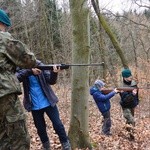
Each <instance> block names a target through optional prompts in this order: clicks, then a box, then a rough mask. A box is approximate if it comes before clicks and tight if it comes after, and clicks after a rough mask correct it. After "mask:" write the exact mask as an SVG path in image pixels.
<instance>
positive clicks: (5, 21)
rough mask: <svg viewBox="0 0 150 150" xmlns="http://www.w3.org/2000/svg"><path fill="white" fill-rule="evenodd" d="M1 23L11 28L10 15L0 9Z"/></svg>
mask: <svg viewBox="0 0 150 150" xmlns="http://www.w3.org/2000/svg"><path fill="white" fill-rule="evenodd" d="M0 22H2V23H3V24H5V25H6V26H7V27H9V26H11V21H10V19H9V17H8V15H7V14H6V12H5V11H4V10H2V9H0Z"/></svg>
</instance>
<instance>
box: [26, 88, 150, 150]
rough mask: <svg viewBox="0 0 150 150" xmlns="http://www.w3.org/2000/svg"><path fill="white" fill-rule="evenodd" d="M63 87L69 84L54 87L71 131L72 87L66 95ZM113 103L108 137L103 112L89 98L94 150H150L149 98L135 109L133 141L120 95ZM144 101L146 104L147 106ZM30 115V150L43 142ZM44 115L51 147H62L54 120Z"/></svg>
mask: <svg viewBox="0 0 150 150" xmlns="http://www.w3.org/2000/svg"><path fill="white" fill-rule="evenodd" d="M62 87H63V86H62ZM63 90H64V91H65V90H66V87H63V88H62V89H58V88H55V91H57V95H58V97H59V99H60V101H59V103H58V107H59V111H60V116H61V119H62V122H63V123H64V126H65V128H66V131H68V128H69V119H70V92H69V91H70V90H68V91H67V92H65V94H64V92H63ZM111 102H112V108H111V117H112V128H111V131H112V134H113V135H112V136H110V137H106V136H103V135H101V126H102V117H101V114H100V112H99V111H98V109H97V107H96V105H95V103H94V102H93V100H92V98H91V97H90V99H89V105H90V110H89V111H90V116H89V120H90V121H89V135H90V140H91V144H92V146H93V150H150V104H149V105H148V103H149V102H148V99H147V100H143V102H141V104H140V106H139V107H138V108H137V109H136V113H135V119H136V127H135V129H134V137H135V140H131V139H130V135H129V133H128V132H127V131H126V130H125V120H124V118H123V116H122V110H121V108H120V106H119V97H118V96H116V97H114V98H113V99H112V101H111ZM145 102H146V103H147V104H146V105H145ZM145 110H146V111H145ZM27 114H28V119H27V125H28V129H29V133H30V136H31V150H41V149H42V145H41V142H40V139H39V137H38V135H37V133H36V129H35V127H34V124H33V120H32V117H31V114H30V113H27ZM45 118H46V121H47V132H48V135H49V138H50V142H51V147H52V150H61V144H60V142H59V139H58V136H57V135H56V134H55V132H54V130H53V128H52V124H51V121H49V119H48V117H47V116H45Z"/></svg>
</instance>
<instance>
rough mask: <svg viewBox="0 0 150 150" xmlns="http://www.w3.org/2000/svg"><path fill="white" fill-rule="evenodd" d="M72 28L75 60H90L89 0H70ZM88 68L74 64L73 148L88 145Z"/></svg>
mask: <svg viewBox="0 0 150 150" xmlns="http://www.w3.org/2000/svg"><path fill="white" fill-rule="evenodd" d="M70 8H71V15H72V28H73V31H72V32H73V48H72V60H73V63H81V64H82V63H89V52H90V40H89V34H90V31H89V11H88V8H87V1H86V0H77V1H74V0H70ZM88 96H89V70H88V67H72V94H71V121H70V128H69V138H70V141H71V145H72V149H75V148H89V149H91V145H90V142H89V132H88V122H89V120H88V118H89V108H88V107H89V106H88V99H89V98H88Z"/></svg>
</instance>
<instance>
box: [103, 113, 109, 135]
mask: <svg viewBox="0 0 150 150" xmlns="http://www.w3.org/2000/svg"><path fill="white" fill-rule="evenodd" d="M102 115H103V119H104V120H103V125H102V133H103V134H106V135H107V134H109V133H110V128H111V118H110V111H107V112H105V113H103V114H102Z"/></svg>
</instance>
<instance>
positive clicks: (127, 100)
mask: <svg viewBox="0 0 150 150" xmlns="http://www.w3.org/2000/svg"><path fill="white" fill-rule="evenodd" d="M134 98H135V97H134V96H133V94H132V93H127V94H125V95H123V96H122V98H121V105H122V107H129V108H132V107H134Z"/></svg>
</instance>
